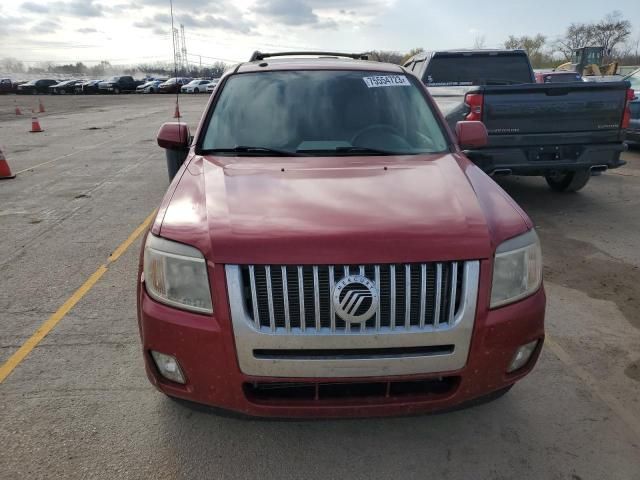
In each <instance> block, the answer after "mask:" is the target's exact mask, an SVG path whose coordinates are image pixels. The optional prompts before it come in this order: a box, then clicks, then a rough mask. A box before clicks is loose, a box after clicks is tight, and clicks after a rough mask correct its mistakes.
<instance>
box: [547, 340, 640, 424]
mask: <svg viewBox="0 0 640 480" xmlns="http://www.w3.org/2000/svg"><path fill="white" fill-rule="evenodd" d="M544 343H545V345H546V346H547V347H549V349H550V350H551V351H552V352H553V353H554V354H555V356H556V357H558V359H559V360H560V361H561V362H562V363H564V364H565V365H566V366H567V367H568V368H569V370H571V371H572V372H573V374H574V375H576V376H577V377H578V378H579V379H580V380H582V381H583V382H584V383H585V384H586V386H587V387H589V389H590V390H591V391H592V392H593V393H594V394H595V395H596V396H597V397H598V398H600V400H602V401H603V402H604V403H605V404H606V405H607V406H608V407H609V408H610V409H611V410H613V411H614V412H615V413H616V414H617V415H618V416H619V417H620V418H621V419H622V420H623V422H624V423H626V424H627V426H628V427H629V428H631V430H633V431H634V432H635V434H636V435H638V437H640V418H638V417H636V416H635V415H634V414H633V413H632V412H630V411H629V410H627V409H626V408H625V407H624V406H623V405H622V404H621V403H620V401H619V400H618V399H617V398H616V397H614V396H613V395H611V394H610V393H609V392H607V391H605V390H603V389H602V388H600V385H598V380H596V379H595V378H594V377H593V375H591V374H590V373H589V372H587V371H586V370H585V369H584V368H582V367H581V366H580V364H578V363H577V362H576V361H575V360H574V359H573V358H572V357H571V355H569V354H568V353H567V352H566V351H565V350H564V349H563V348H562V347H561V346H560V345H559V344H558V343H557V342H556V341H555V340H553V339H552V338H550V337H549V336H548V335H547V336H546V337H545V339H544Z"/></svg>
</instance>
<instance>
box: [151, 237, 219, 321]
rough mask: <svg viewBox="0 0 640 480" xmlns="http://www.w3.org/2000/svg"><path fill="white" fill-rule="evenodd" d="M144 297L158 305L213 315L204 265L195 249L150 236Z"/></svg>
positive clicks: (205, 264)
mask: <svg viewBox="0 0 640 480" xmlns="http://www.w3.org/2000/svg"><path fill="white" fill-rule="evenodd" d="M144 279H145V286H146V288H147V293H149V295H150V296H151V297H152V298H154V299H155V300H157V301H158V302H161V303H165V304H167V305H171V306H173V307H177V308H182V309H184V310H191V311H193V312H199V313H213V307H212V305H211V293H210V290H209V278H208V275H207V262H206V261H205V259H204V257H203V256H202V253H200V251H199V250H198V249H196V248H193V247H189V246H188V245H183V244H182V243H177V242H171V241H169V240H166V239H164V238H160V237H156V236H154V235H152V234H149V235H148V236H147V243H146V245H145V247H144Z"/></svg>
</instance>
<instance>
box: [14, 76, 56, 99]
mask: <svg viewBox="0 0 640 480" xmlns="http://www.w3.org/2000/svg"><path fill="white" fill-rule="evenodd" d="M56 83H58V80H52V79H50V78H43V79H39V80H31V81H29V82H26V83H23V84H22V85H18V88H17V90H16V93H17V94H20V95H34V94H37V93H40V94H45V93H49V87H50V86H51V85H55V84H56Z"/></svg>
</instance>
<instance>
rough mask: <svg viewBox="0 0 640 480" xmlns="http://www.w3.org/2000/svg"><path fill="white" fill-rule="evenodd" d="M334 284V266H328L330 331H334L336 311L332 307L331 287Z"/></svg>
mask: <svg viewBox="0 0 640 480" xmlns="http://www.w3.org/2000/svg"><path fill="white" fill-rule="evenodd" d="M335 284H336V277H335V267H334V266H333V265H330V266H329V321H330V322H331V332H335V331H336V311H335V309H334V308H333V287H334V286H335Z"/></svg>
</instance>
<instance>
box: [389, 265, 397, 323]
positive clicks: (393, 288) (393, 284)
mask: <svg viewBox="0 0 640 480" xmlns="http://www.w3.org/2000/svg"><path fill="white" fill-rule="evenodd" d="M389 276H390V278H391V280H390V282H391V287H390V288H391V292H390V293H389V302H390V303H391V313H390V315H389V321H390V323H391V330H393V329H394V328H396V266H395V265H391V266H390V267H389Z"/></svg>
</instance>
